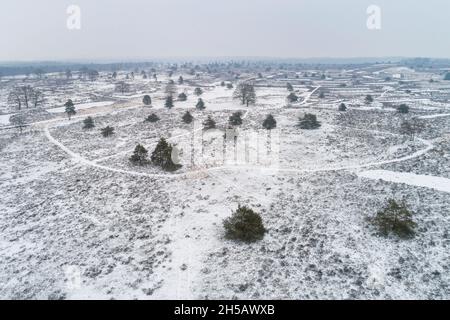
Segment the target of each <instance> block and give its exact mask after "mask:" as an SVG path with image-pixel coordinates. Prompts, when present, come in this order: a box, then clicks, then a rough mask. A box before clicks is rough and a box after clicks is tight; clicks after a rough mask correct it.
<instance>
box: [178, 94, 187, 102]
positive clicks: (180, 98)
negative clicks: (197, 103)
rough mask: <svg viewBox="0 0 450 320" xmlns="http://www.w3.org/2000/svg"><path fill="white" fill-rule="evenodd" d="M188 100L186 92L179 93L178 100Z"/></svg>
mask: <svg viewBox="0 0 450 320" xmlns="http://www.w3.org/2000/svg"><path fill="white" fill-rule="evenodd" d="M186 100H187V95H186V93H184V92H182V93H180V94H179V95H178V101H186Z"/></svg>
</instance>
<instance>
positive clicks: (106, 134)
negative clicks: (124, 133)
mask: <svg viewBox="0 0 450 320" xmlns="http://www.w3.org/2000/svg"><path fill="white" fill-rule="evenodd" d="M100 132H101V133H102V136H103V137H105V138H106V137H109V136H111V135H113V134H114V128H113V127H110V126H106V127H104V128H102V129H100Z"/></svg>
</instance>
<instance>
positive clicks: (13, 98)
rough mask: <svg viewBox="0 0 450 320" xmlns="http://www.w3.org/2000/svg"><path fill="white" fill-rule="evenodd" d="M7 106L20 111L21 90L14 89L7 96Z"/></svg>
mask: <svg viewBox="0 0 450 320" xmlns="http://www.w3.org/2000/svg"><path fill="white" fill-rule="evenodd" d="M8 104H10V105H15V106H16V107H17V110H21V109H22V98H21V90H20V88H19V87H14V88H13V89H12V90H11V91H10V92H9V95H8Z"/></svg>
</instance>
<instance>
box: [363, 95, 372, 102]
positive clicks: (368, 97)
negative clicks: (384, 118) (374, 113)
mask: <svg viewBox="0 0 450 320" xmlns="http://www.w3.org/2000/svg"><path fill="white" fill-rule="evenodd" d="M364 102H365V104H371V103H372V102H373V97H372V96H371V95H370V94H368V95H367V96H366V98H365V99H364Z"/></svg>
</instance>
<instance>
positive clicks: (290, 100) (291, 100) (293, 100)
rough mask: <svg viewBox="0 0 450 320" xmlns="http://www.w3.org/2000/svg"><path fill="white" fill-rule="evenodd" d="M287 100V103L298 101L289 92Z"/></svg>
mask: <svg viewBox="0 0 450 320" xmlns="http://www.w3.org/2000/svg"><path fill="white" fill-rule="evenodd" d="M287 99H288V101H289V102H297V101H298V97H297V95H296V94H295V93H293V92H291V93H290V94H289V95H288V96H287Z"/></svg>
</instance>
